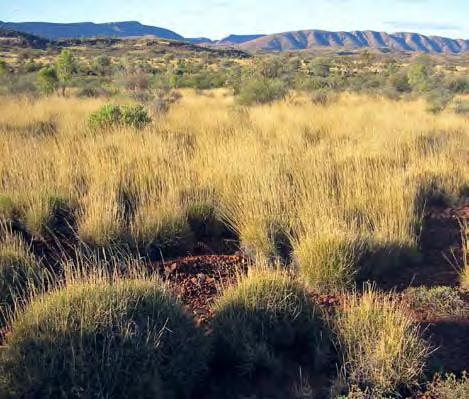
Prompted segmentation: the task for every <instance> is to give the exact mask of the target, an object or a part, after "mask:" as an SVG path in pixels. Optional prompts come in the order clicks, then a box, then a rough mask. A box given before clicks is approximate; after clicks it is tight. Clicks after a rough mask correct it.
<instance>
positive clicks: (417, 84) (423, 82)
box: [407, 63, 431, 93]
mask: <svg viewBox="0 0 469 399" xmlns="http://www.w3.org/2000/svg"><path fill="white" fill-rule="evenodd" d="M430 77H431V70H430V67H429V66H428V65H425V64H421V63H419V64H414V65H412V66H411V67H410V68H409V70H408V72H407V79H408V82H409V85H410V87H412V90H414V91H417V92H420V93H424V92H428V91H429V90H430Z"/></svg>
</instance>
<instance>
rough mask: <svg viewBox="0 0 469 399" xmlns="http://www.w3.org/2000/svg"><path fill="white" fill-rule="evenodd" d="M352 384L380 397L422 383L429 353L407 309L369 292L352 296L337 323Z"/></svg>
mask: <svg viewBox="0 0 469 399" xmlns="http://www.w3.org/2000/svg"><path fill="white" fill-rule="evenodd" d="M336 327H337V336H338V341H339V344H340V347H341V350H342V353H343V356H344V373H345V376H346V379H347V381H348V382H349V383H350V384H352V385H353V384H355V385H357V386H359V387H361V388H370V389H372V390H373V392H375V393H376V394H377V395H380V394H386V393H390V392H392V391H396V390H398V389H399V388H401V387H402V386H412V385H413V384H415V383H416V382H418V381H417V380H418V378H419V377H420V375H421V373H422V371H423V368H424V364H425V359H426V357H427V355H428V354H429V349H428V347H427V345H426V343H425V341H424V340H423V339H422V338H421V337H420V335H419V329H418V326H417V325H416V324H415V323H414V322H413V319H412V317H411V315H410V313H409V310H408V307H407V305H405V304H404V303H402V302H400V301H399V300H398V299H396V298H395V297H393V296H392V294H381V293H378V292H376V291H375V290H374V289H372V288H369V287H367V288H366V289H365V291H364V292H363V294H362V295H359V294H357V293H354V294H350V295H349V296H348V298H347V299H346V300H345V302H344V305H343V310H342V312H341V313H340V314H339V315H338V317H337V320H336Z"/></svg>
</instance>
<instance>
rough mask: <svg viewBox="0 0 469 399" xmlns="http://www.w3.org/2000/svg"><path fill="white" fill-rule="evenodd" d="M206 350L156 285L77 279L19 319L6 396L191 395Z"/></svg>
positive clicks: (7, 353)
mask: <svg viewBox="0 0 469 399" xmlns="http://www.w3.org/2000/svg"><path fill="white" fill-rule="evenodd" d="M207 353H208V352H207V346H206V343H205V339H204V337H203V335H202V333H201V332H200V331H198V330H197V328H196V327H195V325H194V322H193V320H192V319H191V318H190V317H189V316H188V315H186V314H185V313H184V311H183V310H182V308H181V307H180V305H179V304H178V303H176V302H175V301H174V300H173V299H172V298H171V297H170V296H169V294H168V293H167V291H166V290H165V288H163V287H162V286H161V285H159V284H158V283H157V282H155V281H145V280H125V281H124V280H121V281H115V282H114V283H113V284H111V283H105V282H100V281H95V282H92V283H91V282H89V283H77V282H76V283H72V284H71V285H69V286H68V287H67V288H64V289H62V290H58V291H56V292H54V293H51V294H48V295H46V296H44V297H40V298H37V299H36V300H35V301H34V302H33V303H32V304H31V305H30V307H29V308H28V309H27V310H26V311H25V312H24V313H23V314H21V315H19V317H18V318H17V320H16V321H15V322H14V323H13V325H12V329H11V333H10V335H9V336H8V338H7V346H6V349H5V350H4V352H3V354H2V357H1V361H0V371H1V372H2V373H3V377H4V381H3V382H0V384H1V388H2V390H3V396H2V397H10V398H20V397H41V398H58V397H67V398H111V397H112V398H131V397H138V398H161V397H166V395H168V396H169V397H171V398H173V397H174V398H179V397H190V395H191V391H192V389H193V388H194V386H195V384H196V383H197V381H198V379H199V378H200V377H201V376H202V374H203V373H204V372H205V370H206V360H207ZM0 393H2V392H0Z"/></svg>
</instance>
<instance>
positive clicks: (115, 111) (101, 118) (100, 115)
mask: <svg viewBox="0 0 469 399" xmlns="http://www.w3.org/2000/svg"><path fill="white" fill-rule="evenodd" d="M121 118H122V110H121V108H120V107H119V106H118V105H113V104H106V105H104V106H103V107H101V108H100V109H99V110H98V111H96V112H93V113H92V114H91V115H90V118H89V125H90V127H92V128H110V127H112V126H115V125H118V124H119V123H120V121H121Z"/></svg>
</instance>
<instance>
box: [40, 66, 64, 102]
mask: <svg viewBox="0 0 469 399" xmlns="http://www.w3.org/2000/svg"><path fill="white" fill-rule="evenodd" d="M36 83H37V86H38V89H39V90H40V91H41V92H42V93H44V94H46V95H49V94H52V93H53V92H54V91H56V90H57V87H58V84H59V79H58V77H57V72H56V71H55V69H54V68H43V69H41V70H40V71H39V72H38V74H37V78H36Z"/></svg>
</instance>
